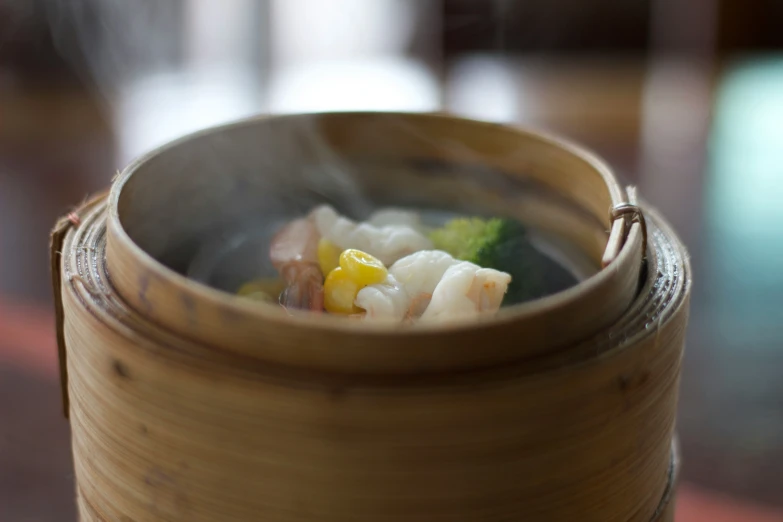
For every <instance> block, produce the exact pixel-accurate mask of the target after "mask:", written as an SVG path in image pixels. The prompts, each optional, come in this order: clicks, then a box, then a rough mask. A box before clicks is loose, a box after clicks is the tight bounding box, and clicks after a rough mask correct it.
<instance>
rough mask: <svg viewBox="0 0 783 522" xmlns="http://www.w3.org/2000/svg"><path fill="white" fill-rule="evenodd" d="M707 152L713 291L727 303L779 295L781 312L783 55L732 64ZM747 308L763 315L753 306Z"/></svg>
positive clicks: (720, 99)
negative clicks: (744, 298)
mask: <svg viewBox="0 0 783 522" xmlns="http://www.w3.org/2000/svg"><path fill="white" fill-rule="evenodd" d="M709 156H710V171H709V178H708V180H707V184H706V188H707V194H706V211H707V213H706V226H707V230H706V232H707V238H708V252H707V254H708V255H709V256H710V258H711V259H713V261H712V263H711V264H710V266H711V267H712V269H714V270H715V274H714V276H713V277H712V279H711V282H712V287H713V288H712V290H713V291H714V292H718V293H720V292H723V293H725V297H723V298H722V299H721V302H724V303H733V302H735V301H737V300H740V302H742V297H741V296H742V292H745V297H746V299H747V298H748V297H749V296H750V295H751V294H753V295H754V296H755V297H754V298H753V299H754V300H757V299H764V298H771V299H773V300H777V301H776V309H777V310H776V311H775V313H777V314H779V312H780V302H779V299H780V292H781V291H782V290H783V270H781V261H780V260H781V259H783V204H782V203H781V202H782V201H783V58H770V59H758V60H750V61H746V62H744V63H741V64H739V65H737V66H735V67H732V68H730V69H729V72H728V73H727V74H726V77H725V79H724V81H723V84H722V86H721V88H720V90H719V93H718V96H717V102H716V110H715V118H714V125H713V133H712V136H711V138H710V144H709ZM748 292H750V294H749V293H748ZM762 306H763V305H762ZM749 310H751V311H754V313H759V314H761V309H760V308H758V307H750V308H749ZM770 310H772V309H770ZM762 315H763V314H762Z"/></svg>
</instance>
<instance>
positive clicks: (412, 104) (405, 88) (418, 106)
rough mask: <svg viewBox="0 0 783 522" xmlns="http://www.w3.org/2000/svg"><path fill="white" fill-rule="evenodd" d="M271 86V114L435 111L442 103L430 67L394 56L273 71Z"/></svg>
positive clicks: (296, 66)
mask: <svg viewBox="0 0 783 522" xmlns="http://www.w3.org/2000/svg"><path fill="white" fill-rule="evenodd" d="M267 87H268V108H269V111H270V112H272V113H281V112H324V111H363V110H364V111H414V112H419V111H435V110H438V107H439V99H440V98H439V87H438V83H437V80H436V78H435V77H434V75H433V74H432V73H431V72H430V71H429V70H428V69H427V68H426V67H424V66H423V65H422V64H421V63H420V62H418V61H415V60H410V59H404V58H393V57H390V58H373V59H369V60H328V61H327V60H325V61H320V62H316V63H311V64H298V65H290V66H287V67H280V68H275V70H274V74H272V76H271V77H270V79H269V84H268V86H267Z"/></svg>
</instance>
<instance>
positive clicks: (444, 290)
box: [421, 261, 511, 321]
mask: <svg viewBox="0 0 783 522" xmlns="http://www.w3.org/2000/svg"><path fill="white" fill-rule="evenodd" d="M510 282H511V276H510V275H509V274H507V273H505V272H500V271H499V270H494V269H492V268H481V267H479V266H478V265H475V264H473V263H469V262H467V261H462V262H460V263H457V264H455V265H452V266H451V267H449V269H448V270H446V272H445V273H444V274H443V277H442V278H441V280H440V281H439V282H438V285H437V286H436V287H435V291H434V292H433V293H432V299H431V300H430V303H429V305H428V306H427V309H426V310H424V313H423V314H422V315H421V320H422V321H433V320H434V321H438V320H444V319H458V318H461V317H464V316H470V315H479V314H484V313H495V312H497V311H498V309H499V308H500V305H501V303H502V302H503V297H504V296H505V294H506V290H507V289H508V285H509V283H510Z"/></svg>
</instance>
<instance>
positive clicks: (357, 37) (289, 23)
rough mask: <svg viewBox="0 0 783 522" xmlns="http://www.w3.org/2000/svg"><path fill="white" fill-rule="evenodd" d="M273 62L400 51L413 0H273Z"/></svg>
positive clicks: (408, 33)
mask: <svg viewBox="0 0 783 522" xmlns="http://www.w3.org/2000/svg"><path fill="white" fill-rule="evenodd" d="M271 2H272V3H271V15H270V16H271V31H272V48H273V51H272V52H273V55H274V60H275V62H276V63H280V64H289V63H292V62H298V61H308V60H321V59H337V58H339V59H363V58H367V57H369V56H376V55H389V54H401V53H402V52H403V51H404V49H405V46H406V45H407V44H408V42H409V41H410V39H411V37H412V33H413V27H414V22H415V20H414V18H415V12H414V8H413V7H414V4H413V3H412V1H411V0H329V1H323V0H271Z"/></svg>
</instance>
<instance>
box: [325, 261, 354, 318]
mask: <svg viewBox="0 0 783 522" xmlns="http://www.w3.org/2000/svg"><path fill="white" fill-rule="evenodd" d="M360 289H361V287H360V286H359V285H358V284H357V283H356V281H354V280H352V279H351V278H350V277H348V273H347V272H346V271H345V270H343V269H342V268H340V267H339V266H338V267H337V268H335V269H334V270H332V271H331V272H329V275H328V276H326V280H325V281H324V308H326V311H327V312H329V313H332V314H355V313H359V312H361V309H360V308H359V307H357V306H355V305H354V304H353V302H354V300H355V299H356V294H358V293H359V290H360Z"/></svg>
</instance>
